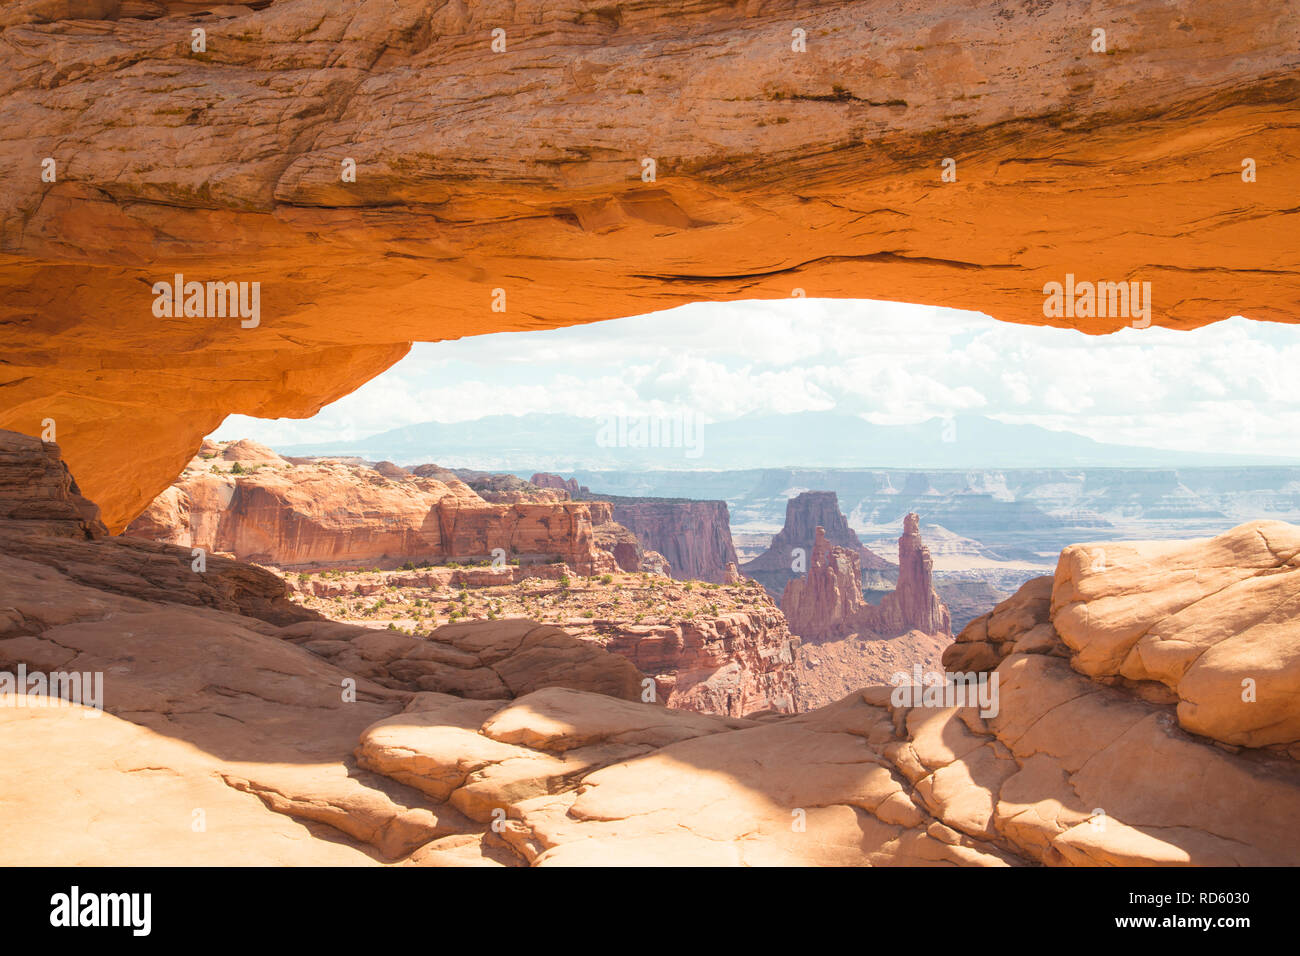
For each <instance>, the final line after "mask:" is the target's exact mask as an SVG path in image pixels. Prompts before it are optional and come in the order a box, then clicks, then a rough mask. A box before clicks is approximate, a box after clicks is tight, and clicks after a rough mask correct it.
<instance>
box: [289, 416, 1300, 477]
mask: <svg viewBox="0 0 1300 956" xmlns="http://www.w3.org/2000/svg"><path fill="white" fill-rule="evenodd" d="M652 424H653V425H656V426H658V427H659V430H660V434H659V435H657V436H656V435H655V434H654V433H653V432H652V427H651V426H652ZM665 446H666V447H665ZM276 450H277V451H279V452H281V453H282V454H288V455H295V456H301V455H341V456H342V455H346V456H357V457H360V458H366V459H370V460H388V461H393V462H396V463H398V464H402V465H412V464H422V463H425V462H437V463H438V464H440V465H443V466H446V467H457V468H481V469H489V470H490V469H496V470H500V471H510V472H514V473H516V474H521V475H524V476H525V477H526V476H527V475H528V474H531V472H533V471H556V472H572V471H603V470H641V469H653V470H662V471H676V470H690V471H715V470H717V471H727V470H735V469H747V468H783V467H799V468H1068V467H1076V468H1077V467H1117V468H1179V467H1196V466H1213V465H1220V466H1238V467H1241V466H1247V465H1294V464H1300V458H1281V457H1277V456H1264V455H1260V456H1254V455H1250V456H1248V455H1233V454H1224V453H1219V452H1208V451H1206V452H1184V451H1168V450H1164V449H1158V448H1143V447H1135V446H1131V445H1111V444H1105V443H1102V442H1097V441H1094V440H1092V439H1091V438H1086V437H1084V436H1083V435H1078V434H1075V433H1073V432H1063V431H1051V430H1049V429H1046V428H1041V427H1039V426H1037V425H1010V424H1006V423H1004V422H999V421H995V420H993V419H991V418H985V417H983V416H979V415H959V416H955V417H953V418H950V419H941V418H933V419H930V420H929V421H926V422H921V423H920V424H915V425H874V424H872V423H870V422H868V421H864V420H863V419H861V418H858V417H857V416H855V415H845V414H841V413H837V412H798V413H795V414H791V415H768V414H750V415H746V416H744V417H742V418H737V419H733V420H732V421H728V422H721V423H717V424H708V423H704V424H696V423H695V422H693V421H691V420H690V419H686V420H677V421H672V420H663V421H660V422H656V423H649V422H646V421H640V420H637V419H635V418H632V419H626V420H621V421H619V420H599V419H586V418H578V417H574V416H570V415H552V414H527V415H517V416H515V415H492V416H488V417H486V418H480V419H477V420H475V421H467V422H453V423H450V424H446V423H442V422H422V423H420V424H416V425H406V426H404V427H402V428H394V429H391V430H389V431H385V432H380V433H379V434H376V435H371V436H370V437H368V438H362V439H358V440H355V441H335V442H312V443H306V444H299V445H289V446H276Z"/></svg>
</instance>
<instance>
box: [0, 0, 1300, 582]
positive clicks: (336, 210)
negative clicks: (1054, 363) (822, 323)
mask: <svg viewBox="0 0 1300 956" xmlns="http://www.w3.org/2000/svg"><path fill="white" fill-rule="evenodd" d="M200 7H201V5H199V4H189V3H186V4H176V3H157V4H148V5H145V4H119V3H116V2H104V3H73V2H70V0H25V2H21V3H16V4H15V3H11V4H9V5H8V6H7V7H6V9H5V11H4V13H3V14H0V31H3V38H4V41H5V42H3V43H2V44H0V76H3V77H5V78H6V80H5V81H4V85H3V96H4V98H5V109H4V110H3V112H0V167H2V168H4V169H6V170H11V171H13V175H10V176H6V177H5V179H4V181H3V183H0V289H3V294H0V303H2V305H0V354H3V355H4V356H5V359H6V364H5V365H4V371H3V373H2V378H0V383H2V384H3V385H4V386H5V388H4V391H5V393H6V395H7V398H8V400H7V402H6V405H5V408H4V409H3V410H2V411H0V427H4V428H13V429H17V430H19V431H22V432H24V433H26V434H33V435H35V434H40V432H41V428H42V425H41V422H42V420H44V419H46V418H53V419H54V420H56V421H57V423H58V428H59V434H58V438H59V440H60V441H61V442H62V443H63V447H64V450H65V452H66V453H67V455H68V458H69V462H70V464H71V465H72V467H73V471H74V472H75V473H76V474H77V476H78V479H79V481H80V482H81V485H82V487H83V489H84V490H85V492H86V494H87V495H88V496H89V497H90V498H91V499H93V500H95V501H97V502H98V503H99V504H100V506H101V507H102V508H103V509H104V513H105V519H106V523H107V524H108V525H109V527H110V528H111V529H113V530H115V531H116V530H120V529H121V528H122V527H124V526H125V525H126V524H127V523H128V522H129V521H130V520H131V519H132V518H133V517H135V516H136V515H137V514H138V513H139V512H140V511H141V510H143V509H144V508H145V507H146V506H147V504H148V503H149V502H150V501H151V500H153V498H155V497H156V496H157V495H158V494H159V493H160V492H161V491H162V490H163V489H164V488H166V486H167V484H168V483H169V482H170V481H171V480H172V479H173V478H174V477H175V475H176V473H177V471H178V470H179V469H180V468H181V466H182V465H183V464H184V462H185V461H186V460H187V459H188V458H189V457H190V456H192V455H193V454H194V452H195V451H196V450H197V449H198V447H199V444H200V441H201V438H202V436H203V435H206V434H209V433H211V431H212V430H213V429H214V428H215V427H216V426H217V425H218V424H219V423H220V421H221V420H222V419H223V418H224V416H226V415H227V414H230V413H233V412H237V413H244V414H250V415H260V416H264V417H279V416H290V417H294V416H307V415H311V414H313V413H314V412H315V411H316V410H317V409H319V408H320V407H322V406H323V405H324V404H326V403H328V402H330V401H333V400H335V399H336V398H338V397H340V396H341V395H344V394H346V393H347V392H349V391H351V390H353V389H354V388H356V387H357V386H358V385H360V384H361V383H362V382H364V381H366V380H367V379H369V378H371V377H372V376H374V375H375V374H377V373H378V372H380V371H382V370H383V369H385V368H387V367H388V366H389V365H391V364H392V363H394V362H396V361H397V360H398V359H399V358H401V357H402V356H403V355H404V354H405V353H406V351H407V348H408V344H409V343H410V342H412V341H414V340H438V339H445V338H453V337H458V336H462V335H471V334H477V333H483V332H490V331H501V330H521V329H536V328H545V327H548V326H556V325H564V324H569V323H575V322H586V321H594V320H601V319H607V318H610V317H613V316H622V315H631V314H640V313H645V312H650V311H654V310H658V309H663V308H667V307H669V306H673V305H677V304H682V303H685V302H689V301H695V300H700V299H714V300H723V299H753V298H774V299H788V298H789V297H790V296H791V293H792V290H794V289H795V288H798V289H800V290H802V291H803V293H806V294H807V295H808V296H810V297H852V298H871V299H892V300H907V301H911V302H922V303H929V304H935V305H945V306H952V307H956V308H963V309H971V310H975V311H980V312H984V313H987V314H989V315H992V316H996V317H998V318H1001V319H1007V320H1011V321H1018V322H1031V323H1045V322H1049V321H1050V322H1052V323H1054V324H1058V325H1069V326H1073V327H1076V328H1080V329H1083V330H1086V331H1091V332H1098V331H1105V330H1113V329H1117V328H1121V327H1124V326H1127V325H1129V324H1131V322H1133V321H1135V320H1134V319H1133V318H1130V317H1128V316H1111V315H1108V316H1106V317H1104V318H1099V317H1090V316H1082V315H1081V316H1078V317H1060V318H1051V319H1048V318H1046V317H1045V316H1044V312H1043V304H1044V295H1043V287H1044V284H1045V283H1047V282H1064V281H1065V275H1066V273H1071V274H1073V275H1075V276H1077V277H1080V278H1084V277H1086V278H1087V279H1088V280H1089V281H1098V280H1103V281H1112V282H1126V281H1130V280H1131V281H1143V280H1146V281H1151V282H1152V296H1153V298H1154V308H1153V309H1152V311H1151V315H1150V321H1151V322H1152V324H1155V325H1163V326H1170V327H1177V328H1190V327H1194V326H1198V325H1203V324H1205V323H1208V322H1213V321H1216V320H1219V319H1222V318H1225V317H1227V316H1231V315H1237V314H1241V315H1247V316H1249V317H1251V318H1256V319H1271V320H1278V321H1295V320H1296V318H1297V312H1296V307H1295V303H1296V302H1297V301H1300V265H1298V263H1297V251H1296V248H1295V244H1294V243H1287V242H1278V241H1276V240H1275V237H1276V236H1279V235H1283V236H1285V235H1287V234H1288V233H1289V231H1290V230H1291V221H1292V218H1293V216H1294V212H1293V210H1294V209H1295V206H1296V203H1295V196H1294V189H1293V185H1292V184H1294V183H1295V182H1296V181H1297V179H1300V169H1298V168H1297V166H1298V165H1300V158H1297V155H1296V152H1295V150H1294V149H1293V148H1292V140H1293V132H1292V125H1293V124H1292V122H1291V120H1290V118H1289V117H1290V114H1291V111H1292V109H1293V104H1294V102H1295V99H1296V79H1295V66H1296V63H1295V50H1296V47H1297V39H1298V37H1300V15H1298V14H1297V12H1296V10H1295V9H1294V7H1291V6H1288V5H1282V6H1279V5H1278V4H1276V3H1267V2H1265V0H1246V2H1240V0H1233V2H1227V0H1208V2H1205V3H1199V4H1196V5H1190V4H1173V5H1171V4H1170V3H1168V2H1166V0H1135V2H1133V3H1131V4H1127V5H1125V6H1124V7H1123V9H1122V10H1114V11H1101V12H1100V13H1096V14H1093V13H1088V12H1087V11H1086V9H1084V8H1080V7H1078V6H1076V5H1074V4H1068V3H1062V4H1051V5H1035V6H1032V7H1029V8H1021V7H1019V6H1016V5H1009V4H1006V3H1003V2H1000V0H979V2H974V3H967V4H944V5H942V6H939V7H934V6H932V5H915V6H909V7H900V6H899V5H898V4H896V3H887V2H885V0H857V2H845V3H834V4H817V5H800V6H786V5H766V6H753V7H747V8H746V9H744V10H743V11H741V10H738V9H737V8H736V7H735V6H734V4H732V3H729V2H722V0H705V2H697V3H692V4H689V5H686V4H677V5H669V6H660V5H638V6H626V5H620V6H618V7H609V8H600V9H595V8H592V7H589V6H587V5H586V4H581V3H570V2H565V3H560V4H558V5H556V4H555V3H553V2H552V0H521V2H518V3H514V4H510V5H508V6H503V7H497V6H486V7H479V6H475V5H472V4H470V5H466V4H450V5H444V6H441V7H437V8H430V6H429V5H428V4H427V3H425V2H423V0H355V2H350V3H346V4H338V5H331V4H322V3H320V2H318V0H276V2H275V3H274V4H270V5H266V4H260V3H259V4H253V5H226V6H221V7H215V8H213V7H208V8H202V9H200ZM132 14H142V15H138V16H133V15H132ZM1089 17H1091V18H1092V20H1096V21H1097V22H1092V20H1090V19H1089ZM1098 18H1099V19H1098ZM198 27H202V28H203V29H204V30H206V37H207V44H206V47H207V48H206V52H204V53H195V52H194V51H193V49H192V31H193V30H194V29H195V28H198ZM796 27H797V28H798V29H800V30H803V31H804V35H805V36H806V49H807V52H806V53H803V52H798V51H796V50H794V49H792V35H793V34H792V31H793V30H794V28H796ZM1094 27H1101V28H1105V29H1107V30H1108V34H1107V35H1108V38H1109V41H1108V42H1109V44H1110V46H1109V48H1108V50H1107V53H1106V54H1104V55H1103V54H1100V53H1095V52H1093V51H1092V49H1091V44H1092V36H1091V30H1092V28H1094ZM496 28H501V29H503V30H505V32H506V36H507V37H508V43H507V48H506V50H505V51H504V52H501V53H494V52H492V51H491V49H490V44H491V42H492V31H493V30H494V29H496ZM702 50H707V51H709V52H708V55H707V56H702V55H701V51H702ZM1207 64H1210V68H1207V66H1206V65H1207ZM125 116H129V118H130V122H129V123H128V122H126V121H125V120H124V119H123V117H125ZM46 158H48V159H51V160H53V161H54V170H53V171H54V175H53V177H50V176H44V177H43V176H42V172H43V164H42V160H44V159H46ZM1248 158H1249V159H1253V160H1255V161H1256V162H1257V163H1258V165H1259V174H1258V176H1257V181H1255V182H1244V181H1243V180H1242V175H1241V174H1242V168H1243V166H1242V164H1243V161H1244V160H1245V159H1248ZM646 159H652V160H654V161H655V176H654V179H653V181H645V180H643V178H642V173H643V169H645V166H644V161H645V160H646ZM946 159H952V160H953V161H954V162H955V164H956V166H955V171H956V178H955V181H952V182H945V181H944V180H943V178H942V177H943V174H944V171H945V169H944V165H945V160H946ZM347 160H353V161H354V162H355V165H356V176H355V182H351V181H347V180H345V179H344V177H343V172H344V170H345V168H346V161H347ZM1134 223H1138V224H1140V226H1141V228H1132V225H1133V224H1134ZM177 273H180V274H182V275H183V276H184V277H185V279H186V280H187V281H199V282H207V281H213V282H215V281H234V282H250V283H251V282H254V281H256V282H260V283H261V309H260V313H261V314H260V317H259V320H260V321H259V324H258V325H257V326H256V327H254V328H247V327H244V326H243V322H242V321H241V320H240V319H238V318H236V319H231V318H221V317H219V316H217V317H214V315H213V314H209V313H207V311H206V308H205V309H204V310H203V314H202V315H192V314H187V315H183V316H180V317H173V318H171V319H168V320H166V321H159V320H158V318H157V317H156V316H155V315H154V314H153V311H152V310H153V302H154V296H153V294H152V293H151V287H152V284H153V283H155V282H159V281H166V282H171V281H174V276H175V275H176V274H177ZM495 289H503V290H505V291H506V292H507V293H508V297H507V299H506V301H505V308H506V311H504V312H500V311H495V310H494V309H493V308H492V303H493V296H494V290H495ZM430 303H436V304H437V308H430ZM828 527H829V526H828ZM667 556H668V558H669V560H673V556H672V555H671V554H669V555H667ZM674 563H676V562H675V561H674Z"/></svg>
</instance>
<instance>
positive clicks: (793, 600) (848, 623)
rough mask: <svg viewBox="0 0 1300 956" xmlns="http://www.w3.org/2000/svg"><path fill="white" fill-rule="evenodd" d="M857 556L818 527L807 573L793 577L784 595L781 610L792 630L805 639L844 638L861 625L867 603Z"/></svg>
mask: <svg viewBox="0 0 1300 956" xmlns="http://www.w3.org/2000/svg"><path fill="white" fill-rule="evenodd" d="M861 581H862V569H861V566H860V565H859V564H858V556H857V554H856V553H855V552H853V551H851V550H849V549H848V548H841V547H839V546H837V545H833V544H831V543H830V541H829V539H827V537H826V531H825V529H823V528H821V527H818V528H817V529H816V536H815V539H814V542H813V547H812V555H811V557H810V558H809V561H808V573H807V574H806V575H805V576H803V577H792V578H790V580H789V581H787V582H786V585H785V591H784V592H783V593H782V595H781V611H782V613H784V614H785V619H786V620H787V621H789V622H790V629H791V630H792V631H793V632H794V633H796V634H798V635H799V636H800V637H801V638H803V639H804V640H806V641H821V640H830V639H832V638H836V637H843V636H844V635H845V634H848V633H851V632H852V631H853V630H855V629H856V628H857V627H858V622H859V621H861V620H862V619H863V615H864V614H865V613H866V611H867V608H868V606H869V605H868V604H867V602H866V601H865V600H863V598H862V585H861V583H860V582H861Z"/></svg>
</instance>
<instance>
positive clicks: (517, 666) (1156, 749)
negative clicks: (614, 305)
mask: <svg viewBox="0 0 1300 956" xmlns="http://www.w3.org/2000/svg"><path fill="white" fill-rule="evenodd" d="M105 531H106V529H105V527H104V525H103V524H102V522H100V521H99V519H98V517H97V509H96V506H95V505H94V504H92V503H91V502H90V501H88V500H87V499H86V498H85V497H84V496H83V495H82V494H81V493H80V491H79V490H78V486H77V484H76V483H75V482H74V481H73V479H72V475H71V474H70V473H69V471H68V469H67V467H66V465H65V464H64V463H63V461H62V460H61V458H60V455H59V449H58V446H57V445H53V444H47V443H41V442H40V441H38V440H36V439H33V438H30V437H28V436H24V435H19V434H16V433H13V432H0V595H3V599H2V600H3V606H0V669H3V670H12V669H14V668H16V667H18V666H19V665H23V666H26V667H27V668H29V669H30V670H38V669H39V670H42V671H46V672H49V671H54V670H65V671H70V670H77V671H101V672H103V673H104V675H105V684H104V694H103V701H102V702H103V705H104V711H103V713H102V714H100V713H98V712H97V711H93V710H87V709H86V708H83V707H76V706H71V707H61V708H46V707H30V706H28V707H22V708H19V707H8V706H6V707H3V708H0V761H3V763H4V766H5V767H6V768H7V770H8V771H9V772H7V773H6V774H4V775H3V777H0V802H3V804H4V805H5V807H6V808H7V810H6V812H5V813H4V814H0V862H2V863H4V864H6V865H12V864H31V863H39V864H46V865H48V864H96V865H120V864H121V863H123V862H124V861H129V862H131V863H137V864H190V865H195V864H253V863H256V864H268V863H269V864H356V865H371V864H399V865H417V866H450V865H490V866H491V865H506V866H512V865H525V864H531V865H550V866H565V865H569V866H572V865H584V864H609V863H611V862H618V863H625V864H627V863H650V864H663V863H676V864H714V865H738V864H747V865H770V864H836V865H852V864H874V865H900V864H901V865H971V866H1006V865H1024V864H1034V863H1046V864H1049V865H1151V864H1159V865H1185V864H1188V863H1197V864H1228V865H1232V864H1292V863H1294V862H1295V860H1296V859H1297V856H1298V855H1300V833H1298V832H1297V830H1296V828H1295V826H1294V821H1295V819H1296V817H1297V815H1298V814H1300V764H1297V760H1298V759H1300V648H1298V646H1297V643H1296V641H1295V640H1294V634H1295V632H1296V622H1297V614H1298V613H1300V607H1298V606H1297V598H1296V595H1297V594H1298V593H1300V589H1298V588H1297V585H1296V581H1295V578H1296V576H1297V575H1300V528H1297V527H1294V526H1292V525H1287V524H1282V523H1280V522H1262V521H1261V522H1251V523H1249V524H1246V525H1242V526H1241V527H1239V528H1236V529H1234V530H1232V531H1230V532H1227V533H1225V534H1222V535H1220V536H1218V537H1217V538H1214V539H1211V540H1203V541H1193V542H1158V543H1131V544H1126V543H1117V542H1106V543H1105V545H1104V546H1099V545H1087V544H1084V545H1077V546H1073V547H1070V548H1067V549H1066V550H1065V551H1064V552H1062V554H1061V558H1060V563H1059V564H1058V567H1057V570H1056V573H1055V575H1054V576H1046V577H1042V578H1037V579H1035V580H1033V581H1030V582H1029V583H1027V584H1025V585H1024V586H1023V587H1022V588H1021V589H1020V590H1019V591H1018V592H1017V593H1016V594H1015V595H1014V596H1013V597H1012V598H1010V599H1008V600H1007V601H1005V602H1003V603H1002V604H1000V605H998V606H997V607H996V608H994V609H993V610H992V611H991V612H990V613H989V614H987V615H985V616H983V617H982V618H980V619H978V620H977V621H975V622H973V623H972V624H971V625H970V626H968V627H967V628H966V629H965V630H964V631H963V633H962V635H960V636H959V640H958V643H956V644H954V645H953V646H952V648H950V649H949V651H948V652H947V653H946V654H945V659H946V660H945V663H947V664H948V665H949V666H950V667H954V668H955V667H958V666H960V667H964V668H967V669H970V670H981V671H988V670H992V671H993V673H994V674H995V675H996V676H997V678H998V679H999V681H1000V695H999V700H998V708H997V713H996V714H993V713H987V712H986V713H984V714H981V711H980V708H978V707H974V706H961V705H960V702H958V703H955V704H954V705H953V706H932V705H927V704H926V702H925V700H924V698H921V699H919V700H916V699H914V700H912V701H906V700H902V699H895V695H894V693H893V691H892V690H891V688H889V687H871V688H865V689H861V690H857V691H854V692H853V693H850V694H847V695H846V696H844V697H843V698H842V699H840V700H838V701H836V702H835V703H833V704H831V705H829V706H826V707H822V708H819V709H817V710H815V711H812V712H810V713H805V714H799V715H784V714H776V713H766V714H751V715H750V716H749V717H747V718H739V717H723V716H713V715H706V714H698V713H689V712H683V711H674V710H669V709H666V708H664V707H662V706H656V705H653V704H647V703H642V702H641V701H640V676H641V675H640V674H639V673H638V672H637V670H636V668H635V667H633V666H632V664H631V663H629V662H628V661H627V660H625V659H624V658H622V657H619V656H618V655H615V654H610V653H608V652H606V651H604V650H601V649H600V648H598V647H594V646H592V645H591V644H590V643H588V642H585V641H581V640H577V639H575V638H574V637H572V636H570V635H568V634H566V633H565V632H564V631H563V630H561V629H559V628H555V627H549V626H544V625H538V624H536V623H534V622H531V621H528V620H522V619H515V620H504V621H488V622H477V623H473V624H457V625H451V626H448V627H443V628H439V629H438V630H437V631H435V632H433V634H432V635H430V637H429V638H427V639H417V638H414V637H411V636H408V635H403V634H395V633H392V632H386V631H375V630H370V629H367V628H362V627H355V626H352V625H348V624H342V623H338V622H333V621H328V620H325V619H322V618H320V617H319V616H317V615H316V614H314V613H313V612H310V611H308V610H306V609H304V608H302V607H299V606H297V605H294V604H292V603H290V602H289V601H287V600H286V586H285V583H284V581H283V580H282V579H280V578H278V577H276V576H275V575H273V574H271V573H270V572H267V571H265V570H262V569H260V568H256V567H253V566H249V565H246V564H242V563H240V562H237V561H233V560H229V559H226V558H222V557H220V556H216V555H214V556H212V557H211V558H210V560H209V563H208V567H207V571H206V572H204V573H201V574H200V573H196V572H195V571H194V570H193V569H192V566H191V564H190V552H189V550H188V549H186V548H182V547H178V546H174V545H168V544H162V543H157V542H148V541H142V540H138V539H133V538H129V537H110V536H107V535H106V534H105ZM124 661H130V662H131V664H130V666H129V667H128V666H123V662H124ZM348 678H351V679H353V680H354V681H355V682H356V689H357V694H356V699H355V700H348V699H345V698H344V697H343V695H341V694H340V686H342V685H343V684H344V683H345V682H346V680H347V679H348ZM1247 679H1248V680H1249V681H1250V682H1251V683H1252V685H1253V692H1252V693H1251V694H1249V695H1246V694H1243V682H1244V681H1246V680H1247ZM915 690H917V691H919V690H920V688H915ZM29 703H30V701H29ZM87 714H97V716H95V717H94V718H93V719H88V718H87V716H86V715H87ZM196 806H201V807H204V808H205V809H206V826H207V828H206V831H205V832H202V833H196V832H195V831H194V830H192V829H191V820H192V811H193V808H194V807H196ZM800 812H802V813H803V815H804V816H803V821H804V824H805V826H804V828H803V829H802V830H798V829H796V828H793V827H792V826H791V820H792V818H793V817H795V816H797V815H798V814H799V813H800ZM502 813H504V817H505V819H504V824H503V826H501V827H498V828H493V827H492V825H491V823H492V821H493V820H494V818H497V817H500V816H501V814H502Z"/></svg>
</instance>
